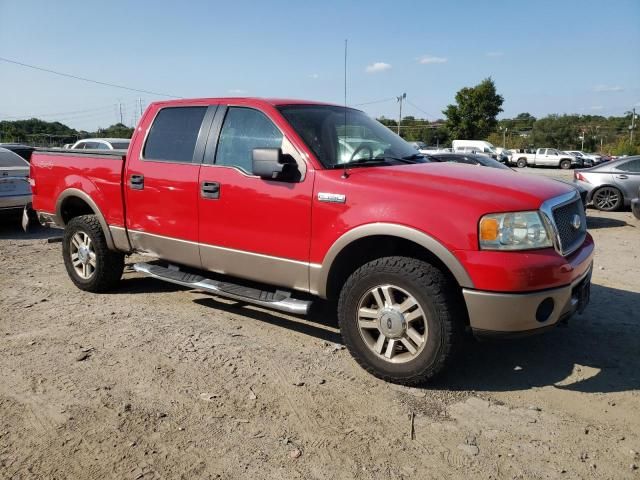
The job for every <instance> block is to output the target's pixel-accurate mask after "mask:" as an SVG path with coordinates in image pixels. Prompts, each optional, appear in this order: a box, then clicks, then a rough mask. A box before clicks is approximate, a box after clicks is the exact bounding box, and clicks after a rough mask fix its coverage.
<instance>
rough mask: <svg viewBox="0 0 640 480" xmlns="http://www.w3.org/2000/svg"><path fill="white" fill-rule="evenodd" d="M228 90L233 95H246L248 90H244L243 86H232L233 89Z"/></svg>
mask: <svg viewBox="0 0 640 480" xmlns="http://www.w3.org/2000/svg"><path fill="white" fill-rule="evenodd" d="M228 92H229V93H230V94H231V95H244V94H245V93H247V91H246V90H243V89H241V88H232V89H231V90H228Z"/></svg>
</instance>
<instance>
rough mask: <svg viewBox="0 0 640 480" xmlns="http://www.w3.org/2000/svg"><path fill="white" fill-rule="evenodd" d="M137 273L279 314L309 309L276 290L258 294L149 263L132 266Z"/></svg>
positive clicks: (300, 313)
mask: <svg viewBox="0 0 640 480" xmlns="http://www.w3.org/2000/svg"><path fill="white" fill-rule="evenodd" d="M133 269H134V270H135V271H136V272H140V273H144V274H145V275H147V276H149V277H151V278H157V279H158V280H164V281H165V282H170V283H175V284H177V285H182V286H183V287H189V288H195V289H198V290H204V291H205V292H209V293H213V294H214V295H218V296H220V297H225V298H230V299H232V300H238V301H240V302H245V303H251V304H253V305H259V306H261V307H266V308H271V309H273V310H279V311H281V312H287V313H295V314H297V315H306V314H307V313H308V312H309V307H310V306H311V302H310V301H306V300H298V299H295V298H291V294H290V293H289V292H283V291H281V290H276V291H275V292H269V291H266V290H259V289H257V288H251V287H245V286H243V285H237V284H235V283H229V282H221V281H218V280H211V279H210V278H205V277H202V276H200V275H195V274H193V273H187V272H181V271H180V270H177V269H175V267H173V268H166V267H162V266H160V265H153V264H149V263H136V264H134V265H133Z"/></svg>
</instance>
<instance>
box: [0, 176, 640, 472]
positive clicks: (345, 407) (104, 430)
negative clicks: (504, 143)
mask: <svg viewBox="0 0 640 480" xmlns="http://www.w3.org/2000/svg"><path fill="white" fill-rule="evenodd" d="M521 173H522V174H527V173H531V172H530V171H529V172H525V171H523V172H521ZM533 173H534V174H540V173H543V174H548V173H549V171H542V170H534V171H533ZM552 173H553V174H555V175H565V174H566V172H558V171H553V172H552ZM588 216H589V226H590V228H591V233H592V235H593V236H594V237H595V239H596V242H597V255H596V259H595V270H594V275H593V292H592V303H591V305H590V307H589V308H588V310H587V311H586V312H585V313H584V315H582V316H579V317H575V318H574V319H572V321H571V322H570V325H569V327H567V328H557V329H555V330H553V331H551V332H550V333H548V334H545V335H541V336H536V337H531V338H527V339H523V340H518V341H511V342H506V343H475V344H474V343H471V344H470V345H469V346H468V349H467V350H466V352H465V354H464V355H463V356H462V358H460V360H459V361H458V363H457V365H456V366H455V368H454V369H452V371H451V372H450V373H449V374H448V375H447V376H446V377H444V378H442V379H441V380H440V381H439V382H438V384H436V385H432V386H429V387H427V388H422V389H409V388H405V387H398V386H394V385H390V384H386V383H384V382H381V381H378V380H376V379H375V378H373V377H371V376H369V375H368V374H366V373H365V372H364V371H363V370H361V369H360V368H359V367H358V366H357V365H356V364H355V362H353V361H352V360H351V358H350V356H349V354H348V353H347V352H346V350H344V349H343V348H342V347H341V345H340V344H339V342H340V336H339V335H338V333H337V330H336V327H335V317H334V315H333V314H332V313H331V312H330V311H326V310H324V311H323V310H322V309H318V310H317V311H316V312H315V313H314V314H313V315H312V316H311V318H310V319H302V318H298V317H292V316H287V315H283V314H279V313H273V312H268V311H266V310H262V309H259V308H253V307H248V306H242V305H237V304H234V303H233V302H227V301H224V300H220V299H217V298H214V297H211V296H209V295H206V294H203V293H200V292H197V291H190V290H187V289H182V288H180V287H176V286H172V285H168V284H163V283H160V282H158V281H156V280H150V279H145V278H142V277H140V276H139V275H138V274H136V273H133V272H132V271H131V270H130V269H127V271H126V272H125V275H124V280H123V282H122V286H121V287H120V289H119V290H117V291H115V292H113V293H112V294H108V295H93V294H89V293H84V292H81V291H79V290H77V289H76V288H75V287H74V286H73V285H72V284H71V282H70V281H69V280H68V279H67V275H66V273H65V270H64V267H63V265H62V261H61V255H60V248H61V247H60V244H59V243H53V244H48V243H46V241H45V240H44V239H45V238H46V237H48V236H51V235H52V234H54V233H55V232H52V231H47V230H40V231H36V232H35V233H31V234H28V235H27V234H24V233H22V232H21V230H20V229H19V227H18V226H17V224H14V225H8V224H7V221H6V220H3V224H2V225H0V292H1V294H0V372H1V374H0V375H1V377H0V378H1V381H0V477H2V478H16V479H18V478H72V479H78V478H83V479H88V478H132V479H137V478H145V479H146V478H167V479H168V478H224V479H234V478H251V479H258V478H260V479H262V478H268V479H280V478H282V479H288V478H304V479H308V478H357V479H382V478H384V479H387V478H392V479H398V478H407V479H409V478H410V479H422V478H465V479H468V478H616V479H619V478H640V470H639V469H637V468H638V467H640V453H638V452H640V314H639V311H640V258H639V257H638V256H639V255H640V251H639V249H638V246H639V245H640V232H639V229H640V222H639V221H637V220H635V219H634V218H633V216H632V215H631V214H630V213H629V212H619V213H614V214H601V213H598V212H596V211H594V210H589V213H588ZM134 260H135V259H133V258H132V259H129V262H130V263H133V261H134ZM412 416H413V427H414V432H413V435H412V434H411V425H412ZM412 437H413V438H412Z"/></svg>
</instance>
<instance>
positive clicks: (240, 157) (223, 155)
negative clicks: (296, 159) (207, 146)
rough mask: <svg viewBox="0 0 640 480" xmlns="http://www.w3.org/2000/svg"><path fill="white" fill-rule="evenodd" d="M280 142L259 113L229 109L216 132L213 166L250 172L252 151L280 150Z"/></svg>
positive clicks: (248, 109) (278, 131) (278, 132)
mask: <svg viewBox="0 0 640 480" xmlns="http://www.w3.org/2000/svg"><path fill="white" fill-rule="evenodd" d="M282 140H283V137H282V133H280V130H278V128H277V127H276V126H275V125H274V124H273V122H271V120H269V119H268V118H267V117H266V115H264V114H263V113H262V112H259V111H257V110H253V109H251V108H242V107H230V108H229V110H228V111H227V115H226V116H225V119H224V125H223V126H222V130H221V132H220V140H219V141H218V149H217V151H216V161H215V164H216V165H228V166H230V167H237V168H239V169H240V170H243V171H245V172H247V173H253V168H252V163H253V162H252V151H253V149H254V148H282Z"/></svg>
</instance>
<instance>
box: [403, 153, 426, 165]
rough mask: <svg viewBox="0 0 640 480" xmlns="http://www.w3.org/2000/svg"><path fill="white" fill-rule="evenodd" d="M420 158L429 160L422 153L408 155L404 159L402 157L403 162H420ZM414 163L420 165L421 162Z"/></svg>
mask: <svg viewBox="0 0 640 480" xmlns="http://www.w3.org/2000/svg"><path fill="white" fill-rule="evenodd" d="M420 158H423V159H425V160H426V159H427V157H426V156H425V155H423V154H422V153H414V154H412V155H406V156H404V157H402V159H403V160H418V159H420ZM414 163H420V162H414Z"/></svg>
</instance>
